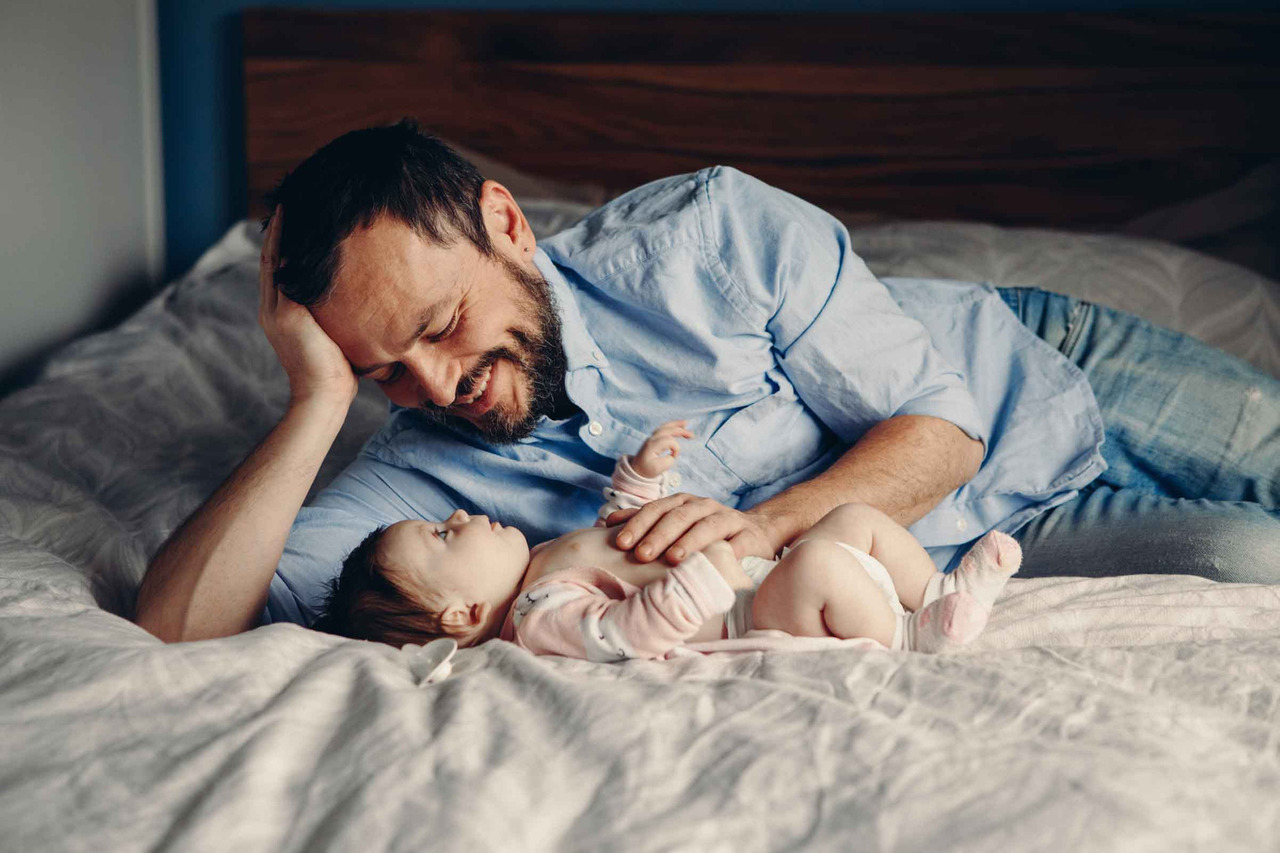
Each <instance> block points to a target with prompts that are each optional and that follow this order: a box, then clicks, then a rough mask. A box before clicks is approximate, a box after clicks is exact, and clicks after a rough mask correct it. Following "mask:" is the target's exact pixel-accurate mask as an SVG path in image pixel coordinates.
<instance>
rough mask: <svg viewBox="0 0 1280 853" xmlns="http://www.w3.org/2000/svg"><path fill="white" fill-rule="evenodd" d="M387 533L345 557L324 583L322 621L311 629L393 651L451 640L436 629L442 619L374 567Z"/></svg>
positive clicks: (379, 532)
mask: <svg viewBox="0 0 1280 853" xmlns="http://www.w3.org/2000/svg"><path fill="white" fill-rule="evenodd" d="M386 531H387V528H386V527H379V528H378V529H377V530H375V531H373V532H372V533H370V534H369V535H368V536H366V537H365V538H364V541H363V542H361V543H360V544H359V545H357V546H356V547H355V550H353V551H352V552H351V553H350V554H348V555H347V558H346V560H344V561H343V563H342V571H341V572H340V573H339V574H338V576H337V577H336V578H334V579H333V580H331V581H329V583H328V592H327V594H326V595H325V601H324V604H323V605H322V607H321V610H320V616H319V618H317V619H316V621H315V624H314V625H312V627H313V628H315V629H316V630H317V631H324V632H326V633H329V634H337V635H338V636H341V637H351V638H352V639H355V640H373V641H375V642H379V643H387V644H389V645H392V646H403V645H405V644H406V643H419V644H425V643H428V642H430V641H431V640H434V639H436V638H437V637H447V636H449V635H448V633H447V632H446V631H445V630H444V629H443V627H442V626H441V624H440V614H439V613H436V612H432V611H431V610H429V609H428V608H427V607H426V606H425V604H424V603H422V602H418V601H415V600H414V598H413V596H412V595H410V594H409V593H408V592H407V591H406V590H405V589H404V587H403V586H401V585H400V584H398V583H397V581H396V577H395V574H394V573H391V572H388V571H387V570H386V567H385V566H384V565H382V564H381V563H380V562H378V542H379V540H381V539H382V534H384V533H386Z"/></svg>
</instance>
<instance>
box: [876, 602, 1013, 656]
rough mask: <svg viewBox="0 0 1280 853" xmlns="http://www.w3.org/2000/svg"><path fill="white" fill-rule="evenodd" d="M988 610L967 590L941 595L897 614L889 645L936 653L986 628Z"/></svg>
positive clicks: (966, 641) (960, 642)
mask: <svg viewBox="0 0 1280 853" xmlns="http://www.w3.org/2000/svg"><path fill="white" fill-rule="evenodd" d="M990 610H991V609H990V608H989V607H983V606H982V604H981V603H980V602H979V601H978V600H977V599H976V598H974V597H973V596H972V595H970V594H969V593H967V592H953V593H951V594H949V595H944V596H943V597H942V598H939V599H938V600H937V601H935V602H933V603H932V604H930V605H928V606H926V607H921V608H920V609H919V610H917V611H916V612H915V613H906V614H904V615H902V616H899V617H898V619H899V622H898V631H897V633H896V634H895V635H894V643H893V647H894V648H895V649H906V650H910V651H916V652H932V653H937V652H941V651H945V650H946V649H949V648H952V647H954V646H963V645H965V644H966V643H971V642H973V641H974V640H975V639H976V638H977V636H978V635H979V634H981V633H982V629H983V628H985V627H987V614H988V613H989V612H990Z"/></svg>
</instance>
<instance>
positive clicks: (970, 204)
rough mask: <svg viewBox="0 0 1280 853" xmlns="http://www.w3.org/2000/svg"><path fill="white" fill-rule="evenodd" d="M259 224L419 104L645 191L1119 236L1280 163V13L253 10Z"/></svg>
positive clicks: (249, 88) (525, 164)
mask: <svg viewBox="0 0 1280 853" xmlns="http://www.w3.org/2000/svg"><path fill="white" fill-rule="evenodd" d="M244 61H245V65H244V84H245V124H246V148H247V151H246V153H247V163H248V179H249V198H250V199H251V204H252V205H253V207H252V209H251V211H250V212H251V213H252V214H253V215H261V213H262V210H261V198H262V195H263V193H264V192H265V191H266V190H267V189H269V188H270V187H271V186H272V185H273V184H274V183H275V182H276V181H277V180H279V178H280V177H281V176H282V175H283V174H284V172H285V171H287V170H288V169H290V168H292V167H293V166H294V165H296V164H297V163H298V162H299V161H300V160H302V159H303V158H305V157H306V156H307V155H308V154H310V153H311V152H312V151H314V150H315V149H316V148H318V147H320V146H321V145H323V144H324V143H325V142H327V141H329V140H330V139H332V138H333V137H335V136H337V135H339V134H340V133H343V132H345V131H347V130H351V129H354V128H358V127H365V126H369V125H374V124H383V123H387V122H391V121H394V120H396V119H399V118H400V117H401V116H405V115H412V116H415V117H417V118H418V119H419V121H420V122H421V123H422V124H423V125H424V127H426V128H428V129H430V130H432V131H433V132H435V133H437V134H438V135H440V136H442V137H444V138H445V139H448V140H451V141H454V142H457V143H460V144H462V145H464V146H467V147H470V148H472V149H475V150H477V151H479V152H481V153H483V154H487V155H490V156H492V157H494V158H496V159H499V160H502V161H505V162H507V163H510V164H512V165H514V166H517V167H519V168H521V169H523V170H525V171H528V172H531V173H534V174H537V175H541V176H545V177H550V178H557V179H561V180H579V181H590V182H594V183H597V184H601V185H604V186H605V187H607V188H609V189H611V190H624V189H628V188H630V187H632V186H635V185H638V184H640V183H643V182H645V181H648V180H651V179H653V178H657V177H661V176H665V175H670V174H675V173H678V172H686V171H692V170H695V169H698V168H701V167H703V166H707V165H712V164H715V163H723V164H728V165H732V166H736V167H738V168H740V169H743V170H744V171H747V172H750V173H751V174H754V175H755V176H757V177H759V178H761V179H763V180H765V181H768V182H770V183H772V184H775V185H777V186H780V187H783V188H785V189H788V190H790V191H792V192H795V193H797V194H799V195H801V196H803V197H805V198H807V199H809V200H811V201H813V202H815V203H819V204H823V205H826V206H828V207H832V208H840V209H843V210H850V211H863V212H872V213H877V214H883V215H885V216H892V217H902V218H914V219H923V218H930V219H966V220H979V221H987V222H995V223H1002V224H1020V225H1053V226H1069V227H1105V226H1106V225H1108V224H1115V223H1120V222H1123V221H1125V220H1127V219H1130V218H1132V217H1134V216H1137V215H1139V214H1141V213H1144V212H1146V211H1148V210H1151V209H1153V208H1155V207H1158V206H1161V205H1165V204H1169V203H1171V202H1176V201H1179V200H1184V199H1188V198H1192V197H1195V196H1198V195H1202V194H1205V193H1208V192H1211V191H1213V190H1215V189H1218V188H1221V187H1223V186H1226V185H1228V184H1229V183H1231V182H1232V181H1233V180H1234V179H1236V178H1238V177H1239V176H1240V175H1241V174H1243V173H1244V172H1246V171H1247V170H1249V169H1251V168H1253V167H1255V166H1256V165H1258V164H1259V163H1260V162H1263V161H1266V160H1271V159H1275V158H1276V157H1278V156H1280V120H1277V114H1278V113H1280V15H1271V14H1268V15H1199V16H1185V15H1181V16H1160V17H1154V16H1151V17H1122V16H1114V15H1095V14H1081V15H1062V14H975V15H933V14H928V15H897V14H841V15H831V14H804V15H799V14H789V15H758V14H753V15H724V14H718V15H705V14H698V15H674V14H604V13H602V14H577V13H575V14H564V13H492V12H462V13H459V12H301V11H296V10H281V9H272V10H257V11H250V12H247V13H245V15H244Z"/></svg>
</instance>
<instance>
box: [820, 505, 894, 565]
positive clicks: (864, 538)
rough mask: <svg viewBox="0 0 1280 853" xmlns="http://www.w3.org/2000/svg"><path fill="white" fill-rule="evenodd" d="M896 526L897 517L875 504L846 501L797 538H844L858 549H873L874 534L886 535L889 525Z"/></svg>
mask: <svg viewBox="0 0 1280 853" xmlns="http://www.w3.org/2000/svg"><path fill="white" fill-rule="evenodd" d="M893 526H896V523H895V522H894V520H893V519H891V518H889V516H887V515H885V514H884V513H883V512H881V511H880V510H878V509H876V508H875V507H873V506H869V505H868V504H859V503H847V504H841V505H840V506H838V507H836V508H835V509H833V510H831V511H830V512H828V513H827V514H826V515H824V516H823V517H822V518H820V519H818V521H817V523H816V524H814V525H813V526H812V527H810V528H809V529H808V530H806V531H805V532H804V533H801V534H800V536H799V537H797V538H799V539H802V540H809V539H826V540H830V541H834V542H844V543H845V544H846V545H852V546H853V547H855V548H857V549H858V550H859V551H866V552H867V553H870V552H871V547H872V543H873V541H874V540H875V537H876V536H877V535H883V533H884V531H885V530H886V529H887V528H889V527H893Z"/></svg>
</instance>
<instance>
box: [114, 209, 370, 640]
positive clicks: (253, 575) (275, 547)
mask: <svg viewBox="0 0 1280 853" xmlns="http://www.w3.org/2000/svg"><path fill="white" fill-rule="evenodd" d="M282 219H283V216H282V214H281V212H280V210H279V209H277V210H276V213H275V215H274V216H273V217H272V221H271V227H270V228H269V229H268V230H267V234H266V238H265V240H264V241H263V246H262V259H261V264H260V268H259V273H258V288H259V300H260V307H259V312H258V321H259V323H260V324H261V325H262V328H263V331H264V332H265V333H266V335H267V339H268V340H269V341H270V342H271V346H272V347H273V348H274V349H275V351H276V355H277V357H278V358H279V359H280V363H281V366H283V367H284V369H285V373H286V374H287V375H288V377H289V389H290V404H289V408H288V410H287V411H286V413H285V416H284V418H283V419H282V420H281V421H280V423H279V424H278V425H277V426H276V427H275V428H274V429H273V430H272V431H271V432H270V434H268V435H267V437H266V439H265V440H264V441H263V442H262V444H260V445H259V446H258V448H257V449H256V450H255V451H254V452H253V453H252V454H251V455H250V456H249V458H248V459H246V460H245V461H244V462H242V463H241V464H240V467H238V468H237V469H236V470H235V472H234V473H233V474H232V475H231V477H230V478H228V479H227V481H226V482H225V483H223V484H222V486H220V487H219V488H218V490H217V491H216V492H214V494H213V496H212V497H211V498H210V499H209V500H208V501H206V502H205V504H204V505H203V506H201V507H200V509H198V510H197V511H196V512H195V513H194V514H193V515H192V516H191V517H190V518H189V519H187V521H186V523H185V524H183V525H182V527H180V528H178V530H177V532H175V533H174V534H173V535H172V536H171V537H169V540H168V541H167V542H166V543H165V544H164V547H162V548H161V549H160V551H159V553H158V554H156V556H155V558H154V559H153V560H152V561H151V565H150V566H149V567H148V568H147V574H146V577H145V578H143V581H142V586H141V588H140V589H139V590H138V602H137V616H136V619H137V622H138V624H139V625H141V626H142V627H143V628H146V629H147V630H148V631H150V632H151V633H152V634H155V635H156V636H157V637H159V638H161V639H162V640H165V641H167V642H175V641H179V640H200V639H207V638H211V637H222V636H227V635H230V634H236V633H239V632H241V631H245V630H248V629H249V628H252V627H253V626H254V625H256V624H257V621H258V617H259V615H260V614H261V612H262V607H263V604H264V602H265V601H266V596H267V590H268V587H269V585H270V583H271V577H272V574H273V573H274V572H275V568H276V565H277V564H278V563H279V562H280V555H281V553H282V552H283V550H284V544H285V540H286V539H287V538H288V535H289V528H290V527H291V526H292V524H293V520H294V518H295V516H297V514H298V510H299V509H300V508H301V506H302V502H303V501H304V500H306V497H307V491H308V490H309V489H310V487H311V483H312V482H313V481H314V480H315V476H316V472H317V471H319V469H320V464H321V463H322V462H323V461H324V458H325V455H326V454H327V453H328V452H329V447H330V446H331V445H332V444H333V440H334V439H335V438H336V437H337V435H338V431H339V430H340V429H341V428H342V423H343V421H344V420H345V419H346V416H347V411H348V409H349V408H350V406H351V401H352V400H353V399H354V398H355V393H356V389H357V387H358V386H357V383H356V378H355V375H354V374H353V373H352V372H351V366H350V365H349V364H348V363H347V360H346V358H345V357H344V356H343V355H342V351H341V350H340V349H339V348H338V346H337V344H335V343H334V342H333V341H332V340H330V339H329V337H328V335H326V334H325V333H324V330H323V329H321V328H320V326H319V324H318V323H316V321H315V318H313V317H312V316H311V312H310V311H308V310H307V309H306V308H304V307H302V306H301V305H298V304H297V303H295V302H293V301H291V300H289V299H288V298H286V297H285V296H283V295H282V294H281V293H280V292H279V291H278V290H276V287H275V281H274V278H275V268H276V264H277V260H278V253H279V244H280V230H281V222H282Z"/></svg>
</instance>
